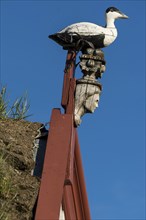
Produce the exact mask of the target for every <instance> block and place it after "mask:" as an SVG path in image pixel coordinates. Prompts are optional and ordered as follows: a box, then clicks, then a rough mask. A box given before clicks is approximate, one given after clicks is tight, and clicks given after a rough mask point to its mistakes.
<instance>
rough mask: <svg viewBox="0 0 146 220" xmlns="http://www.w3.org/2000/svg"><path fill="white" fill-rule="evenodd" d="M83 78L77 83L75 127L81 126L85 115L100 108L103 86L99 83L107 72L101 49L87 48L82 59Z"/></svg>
mask: <svg viewBox="0 0 146 220" xmlns="http://www.w3.org/2000/svg"><path fill="white" fill-rule="evenodd" d="M80 68H81V70H82V73H83V77H82V78H81V79H79V80H77V81H76V92H75V111H74V119H75V125H76V126H79V125H80V124H81V117H82V116H83V115H84V114H85V113H93V112H94V111H95V109H96V108H97V107H98V102H99V98H100V94H101V91H102V85H101V84H100V83H99V82H98V81H97V79H98V78H101V76H102V74H103V72H104V71H105V60H104V54H103V52H102V51H101V50H100V49H92V48H87V49H86V51H84V52H83V54H82V55H81V57H80Z"/></svg>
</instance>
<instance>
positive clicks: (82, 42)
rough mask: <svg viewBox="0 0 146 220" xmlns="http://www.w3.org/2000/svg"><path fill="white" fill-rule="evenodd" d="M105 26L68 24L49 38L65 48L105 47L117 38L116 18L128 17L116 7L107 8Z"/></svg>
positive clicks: (80, 23)
mask: <svg viewBox="0 0 146 220" xmlns="http://www.w3.org/2000/svg"><path fill="white" fill-rule="evenodd" d="M105 14H106V25H105V27H102V26H99V25H97V24H94V23H90V22H79V23H75V24H72V25H70V26H67V27H66V28H64V29H63V30H61V31H60V32H57V33H55V34H52V35H49V38H51V39H52V40H54V41H55V42H57V43H58V44H59V45H61V46H62V47H63V49H70V48H74V49H76V50H81V49H83V48H87V47H92V48H94V49H95V48H97V49H98V48H103V47H107V46H109V45H110V44H111V43H113V42H114V41H115V39H116V38H117V35H118V32H117V29H116V27H115V20H116V19H118V18H124V19H126V18H128V16H127V15H125V14H124V13H122V12H121V11H120V10H119V9H117V8H115V7H109V8H107V10H106V12H105Z"/></svg>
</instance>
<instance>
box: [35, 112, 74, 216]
mask: <svg viewBox="0 0 146 220" xmlns="http://www.w3.org/2000/svg"><path fill="white" fill-rule="evenodd" d="M72 125H73V118H72V115H71V114H61V113H60V110H58V109H54V110H53V112H52V117H51V123H50V129H49V136H48V142H47V147H46V153H45V160H44V167H43V173H42V180H41V186H40V191H39V197H38V203H37V209H36V215H35V220H58V219H59V212H60V205H61V203H62V195H63V187H64V181H65V176H66V169H67V160H68V155H69V151H70V145H71V139H72V129H73V127H72Z"/></svg>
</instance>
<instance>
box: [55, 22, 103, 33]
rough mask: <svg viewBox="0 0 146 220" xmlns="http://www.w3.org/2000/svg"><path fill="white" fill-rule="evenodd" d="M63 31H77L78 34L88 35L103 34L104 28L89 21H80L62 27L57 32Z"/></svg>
mask: <svg viewBox="0 0 146 220" xmlns="http://www.w3.org/2000/svg"><path fill="white" fill-rule="evenodd" d="M65 32H66V33H68V34H72V35H75V34H76V33H78V34H80V35H84V36H90V35H100V34H104V33H105V28H104V27H101V26H99V25H96V24H94V23H90V22H80V23H75V24H72V25H70V26H68V27H66V28H64V29H63V30H62V31H60V32H59V33H65Z"/></svg>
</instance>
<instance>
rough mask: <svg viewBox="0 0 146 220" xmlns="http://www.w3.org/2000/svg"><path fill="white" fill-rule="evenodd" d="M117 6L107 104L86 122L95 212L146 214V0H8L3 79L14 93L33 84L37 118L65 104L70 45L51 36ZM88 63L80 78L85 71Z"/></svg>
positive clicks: (84, 141)
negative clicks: (64, 47)
mask: <svg viewBox="0 0 146 220" xmlns="http://www.w3.org/2000/svg"><path fill="white" fill-rule="evenodd" d="M109 6H115V7H117V8H118V9H120V10H121V11H122V12H124V13H125V14H126V15H128V16H129V19H128V20H117V21H116V26H117V28H118V32H119V35H118V38H117V39H116V41H115V42H114V43H113V44H112V45H111V46H109V47H107V48H105V49H104V50H103V51H104V54H105V59H106V62H107V64H106V71H105V73H104V74H103V77H102V79H101V80H100V82H101V83H102V85H103V92H102V95H101V97H100V103H99V108H98V109H97V110H96V111H95V113H94V114H93V115H91V114H89V115H86V116H84V117H83V122H82V124H81V126H80V127H79V128H78V133H79V140H80V146H81V151H82V158H83V165H84V174H85V179H86V187H87V192H88V199H89V204H90V210H91V216H92V219H93V220H94V219H111V220H112V219H115V220H119V219H120V220H122V219H126V220H127V219H131V220H134V219H135V220H142V219H145V58H146V57H145V38H146V32H145V1H143V0H139V1H132V0H129V1H124V0H123V1H122V0H121V1H110V0H108V1H89V0H88V1H27V0H26V1H21V0H19V1H13V0H11V1H7V0H1V64H0V65H1V82H0V83H1V85H6V86H7V90H8V97H9V99H10V100H11V101H14V100H15V99H16V98H17V97H20V96H21V95H22V94H23V93H24V92H25V91H27V92H28V94H29V101H30V104H31V107H30V112H29V113H31V114H33V116H32V117H30V120H31V121H38V122H43V123H46V122H48V121H49V120H50V114H51V110H52V108H55V107H60V101H61V94H62V82H63V70H64V63H65V59H66V51H64V50H62V48H61V47H60V46H59V45H57V44H56V43H55V42H53V41H51V40H49V39H48V35H49V34H53V33H55V32H57V31H59V30H61V29H62V28H64V27H66V26H68V25H70V24H72V23H75V22H79V21H89V22H93V23H97V24H99V25H104V24H105V16H104V12H105V10H106V8H108V7H109ZM80 77H81V73H80V69H79V68H77V70H76V78H80Z"/></svg>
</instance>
